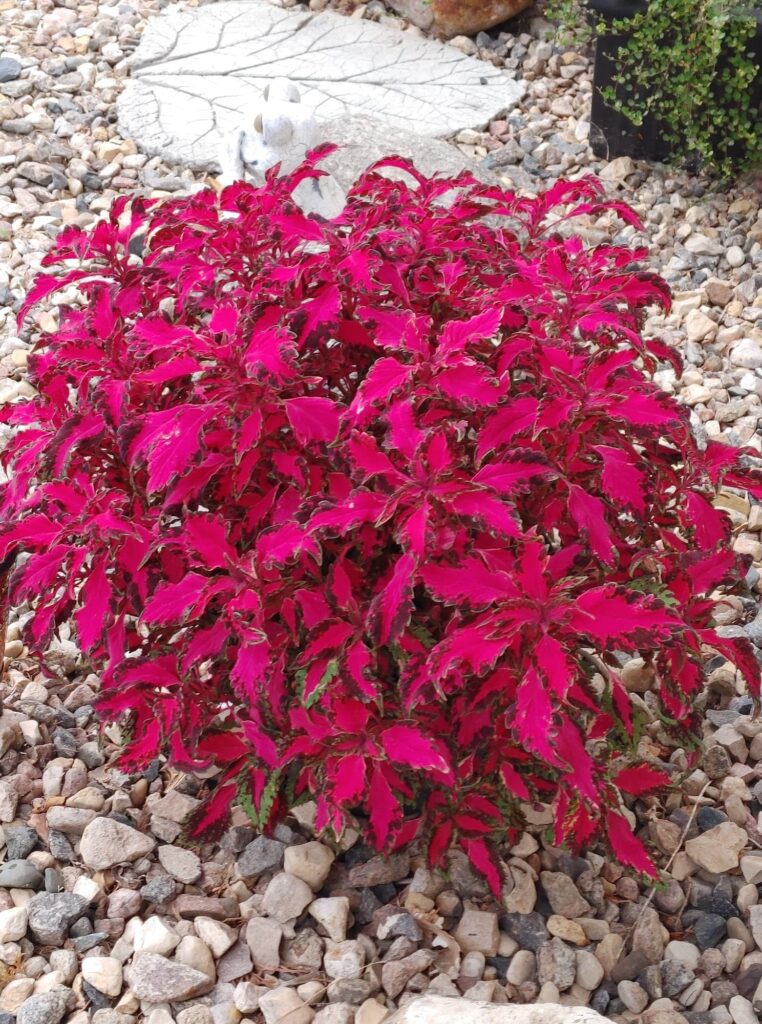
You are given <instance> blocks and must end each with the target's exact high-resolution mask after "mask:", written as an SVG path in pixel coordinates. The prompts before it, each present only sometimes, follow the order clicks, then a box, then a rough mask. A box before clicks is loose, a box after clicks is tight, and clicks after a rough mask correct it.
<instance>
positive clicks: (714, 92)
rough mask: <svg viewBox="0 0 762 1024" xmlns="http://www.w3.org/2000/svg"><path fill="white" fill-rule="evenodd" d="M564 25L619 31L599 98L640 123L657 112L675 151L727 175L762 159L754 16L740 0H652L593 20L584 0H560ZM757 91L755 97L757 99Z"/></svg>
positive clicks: (556, 10)
mask: <svg viewBox="0 0 762 1024" xmlns="http://www.w3.org/2000/svg"><path fill="white" fill-rule="evenodd" d="M550 14H551V16H552V17H553V18H554V19H555V20H557V21H558V22H559V24H560V25H562V26H563V27H564V28H565V29H566V30H569V29H572V28H575V29H576V28H577V27H579V26H580V25H583V26H584V24H585V22H586V21H587V20H588V18H589V19H590V21H589V22H588V23H589V24H592V26H593V34H594V35H597V36H601V35H603V34H607V33H612V32H613V33H615V34H621V36H622V39H623V42H622V44H621V46H620V47H619V50H618V52H617V54H616V66H617V72H616V75H615V78H614V82H613V85H612V86H610V87H608V88H606V89H605V90H603V98H604V100H605V101H606V102H607V103H608V104H609V106H611V107H612V108H613V109H615V110H617V111H619V112H620V113H621V114H623V115H624V116H625V117H627V118H628V119H629V120H630V121H631V122H632V123H633V124H634V125H641V124H642V123H643V121H644V119H645V118H646V117H650V118H654V119H655V120H656V122H657V123H658V125H659V130H660V131H661V132H663V134H664V137H665V138H666V139H667V140H668V142H669V143H670V145H671V147H672V151H673V154H674V157H675V159H690V160H695V159H696V158H697V157H698V158H699V160H700V161H701V162H702V163H703V164H704V165H705V166H706V167H707V168H708V169H710V170H711V171H713V172H715V173H717V174H719V175H721V176H724V177H727V176H730V175H732V174H737V173H739V172H742V171H745V170H747V169H749V168H750V167H754V166H757V165H758V164H759V163H760V161H762V117H761V116H760V109H759V98H758V91H757V92H756V93H755V90H754V83H755V81H758V79H759V76H760V75H761V74H762V69H761V68H760V67H759V64H758V62H757V60H756V59H755V57H754V54H753V53H752V51H751V50H750V42H751V40H752V39H753V38H754V37H755V35H756V32H757V20H756V18H755V16H754V12H753V9H752V7H751V6H750V5H747V4H742V3H738V2H737V0H649V2H648V4H647V6H646V7H645V8H644V9H643V10H642V11H640V12H638V13H636V14H634V15H633V16H632V17H627V18H621V19H617V20H615V21H613V23H612V22H606V21H605V20H596V18H595V15H594V14H591V12H590V9H589V7H588V5H587V3H586V2H585V0H557V2H556V3H555V4H554V5H552V7H551V11H550ZM755 95H756V100H755Z"/></svg>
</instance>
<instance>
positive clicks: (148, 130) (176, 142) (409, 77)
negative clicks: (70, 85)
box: [118, 0, 524, 170]
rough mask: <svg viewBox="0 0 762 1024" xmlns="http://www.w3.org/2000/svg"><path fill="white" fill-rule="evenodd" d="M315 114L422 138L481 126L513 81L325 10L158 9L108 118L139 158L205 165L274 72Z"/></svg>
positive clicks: (511, 98)
mask: <svg viewBox="0 0 762 1024" xmlns="http://www.w3.org/2000/svg"><path fill="white" fill-rule="evenodd" d="M281 77H285V78H290V79H291V80H292V81H293V82H295V83H296V84H297V85H298V86H299V90H300V92H301V97H302V99H301V101H302V103H306V104H309V105H310V106H311V107H312V108H313V109H314V111H315V115H316V117H317V118H318V120H320V121H330V120H332V119H336V118H341V117H344V116H346V115H354V116H366V117H369V118H373V119H375V120H376V121H381V122H385V123H387V124H389V125H391V126H393V127H395V128H398V129H403V130H406V131H407V132H410V133H414V134H416V135H419V136H423V137H427V136H428V137H445V136H448V135H452V134H454V133H455V132H457V131H459V130H461V129H462V128H479V127H483V126H485V125H486V124H487V122H488V121H490V120H491V119H492V118H494V117H495V116H496V115H497V114H499V113H501V112H502V111H504V110H507V109H509V108H510V107H512V106H514V105H515V104H516V103H517V102H518V100H519V99H520V98H521V96H522V94H523V92H524V85H523V83H521V82H518V81H516V80H515V79H514V78H512V77H511V76H510V75H509V74H507V73H506V72H505V71H503V70H500V69H498V68H495V67H492V66H491V65H490V64H488V63H486V62H484V61H480V60H477V59H476V58H474V57H468V56H466V55H465V54H463V53H461V52H460V51H459V50H457V49H455V47H452V46H445V45H444V44H442V43H439V42H437V41H435V40H431V39H425V38H420V37H415V36H413V35H408V34H407V33H404V32H400V31H398V30H396V29H394V28H391V27H388V26H385V25H378V24H376V23H375V22H371V21H364V20H361V19H358V18H348V17H343V16H342V15H339V14H334V13H332V12H329V11H325V12H321V13H319V14H311V13H309V12H304V11H295V10H283V9H281V8H279V7H276V6H274V5H273V4H270V3H268V2H267V0H222V2H220V3H215V4H208V5H206V6H204V7H201V8H197V9H195V10H187V11H186V10H180V9H177V8H170V9H169V10H167V11H164V12H163V13H162V14H160V15H159V16H157V17H156V18H155V19H154V20H153V21H152V22H151V23H150V24H149V25H148V27H147V29H146V31H145V32H144V34H143V37H142V39H141V42H140V45H139V46H138V48H137V50H136V51H135V53H134V55H133V57H132V58H131V78H130V79H129V81H128V83H127V86H126V88H125V90H124V92H123V93H122V95H121V96H120V98H119V104H118V110H119V125H120V130H121V131H122V133H123V134H124V135H126V136H130V137H132V138H133V139H134V140H135V142H137V144H138V145H139V146H140V148H141V149H142V150H143V151H144V152H147V153H150V154H151V155H157V154H158V155H161V156H163V157H165V158H167V159H169V160H172V161H175V162H178V163H182V164H185V165H186V166H189V167H192V168H194V169H196V170H203V169H209V168H214V167H215V166H216V165H217V153H218V151H219V146H220V139H221V137H222V135H223V134H225V133H227V132H229V131H232V130H235V128H237V127H239V126H240V125H241V124H247V123H250V122H251V120H252V116H253V115H252V112H253V110H254V109H255V108H256V106H257V104H258V102H259V100H260V97H261V94H262V91H263V89H264V87H265V86H266V85H267V84H268V82H269V81H271V80H272V79H274V78H281Z"/></svg>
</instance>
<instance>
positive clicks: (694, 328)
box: [685, 309, 717, 341]
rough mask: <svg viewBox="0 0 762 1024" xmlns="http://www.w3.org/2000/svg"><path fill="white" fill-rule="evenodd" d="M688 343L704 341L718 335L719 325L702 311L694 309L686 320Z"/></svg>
mask: <svg viewBox="0 0 762 1024" xmlns="http://www.w3.org/2000/svg"><path fill="white" fill-rule="evenodd" d="M685 333H686V334H687V335H688V341H704V340H705V339H706V338H709V337H711V336H713V335H714V334H716V333H717V324H716V323H715V322H714V320H712V318H711V317H710V316H707V315H706V313H702V312H701V310H700V309H692V310H691V311H690V313H689V314H688V316H687V317H686V318H685Z"/></svg>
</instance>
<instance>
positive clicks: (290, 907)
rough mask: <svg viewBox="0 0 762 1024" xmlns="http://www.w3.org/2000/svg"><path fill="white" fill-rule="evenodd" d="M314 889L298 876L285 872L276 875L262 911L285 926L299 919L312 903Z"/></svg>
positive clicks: (267, 889)
mask: <svg viewBox="0 0 762 1024" xmlns="http://www.w3.org/2000/svg"><path fill="white" fill-rule="evenodd" d="M312 899H313V893H312V889H310V887H309V886H308V885H307V883H306V882H303V881H302V880H301V878H297V877H296V875H289V874H288V873H287V872H285V871H281V872H280V874H277V875H275V877H274V878H272V879H271V881H270V883H269V885H268V886H267V888H266V889H265V894H264V897H263V899H262V910H263V911H264V912H265V913H266V914H269V915H270V917H274V918H275V920H276V921H280V923H281V924H284V923H285V922H286V921H291V920H293V919H294V918H295V917H299V916H300V915H301V914H302V913H303V912H304V910H305V909H306V908H307V906H308V905H309V904H310V903H312Z"/></svg>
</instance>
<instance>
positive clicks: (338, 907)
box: [308, 896, 349, 942]
mask: <svg viewBox="0 0 762 1024" xmlns="http://www.w3.org/2000/svg"><path fill="white" fill-rule="evenodd" d="M308 910H309V912H310V914H311V915H312V916H313V917H314V918H315V920H316V921H317V923H318V924H319V925H322V926H323V928H325V930H326V932H327V933H328V938H329V939H331V940H332V941H333V942H343V941H344V939H346V937H347V922H348V921H349V900H348V899H347V897H346V896H326V897H324V898H323V899H318V900H313V901H312V903H310V905H309V907H308Z"/></svg>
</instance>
